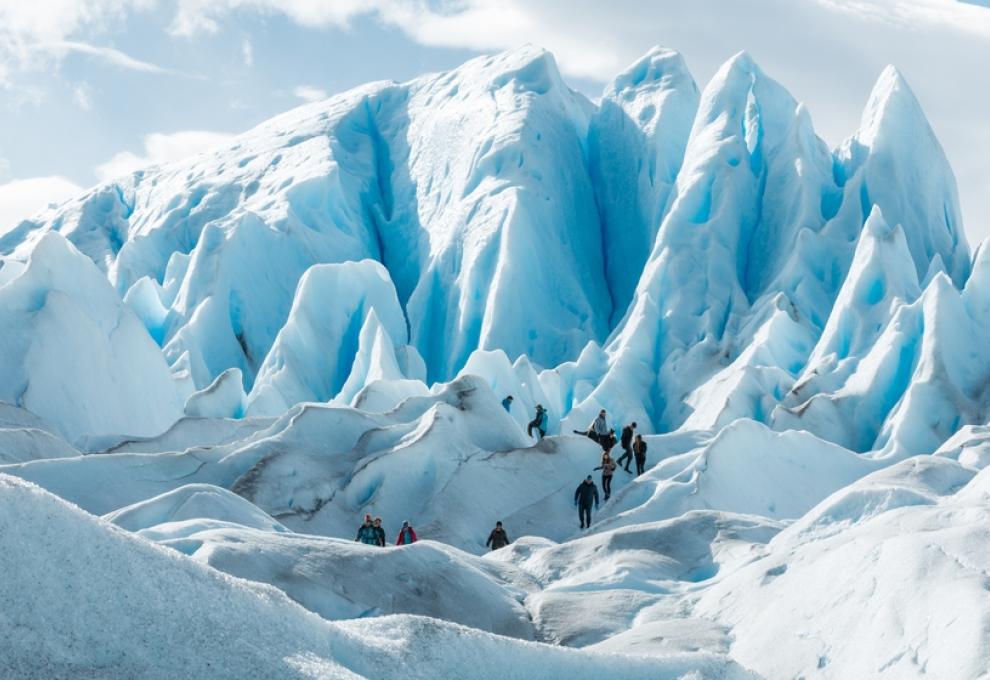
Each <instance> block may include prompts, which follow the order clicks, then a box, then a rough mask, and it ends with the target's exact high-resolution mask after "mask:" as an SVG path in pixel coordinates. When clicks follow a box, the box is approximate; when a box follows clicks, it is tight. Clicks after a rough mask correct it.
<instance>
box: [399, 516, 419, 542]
mask: <svg viewBox="0 0 990 680" xmlns="http://www.w3.org/2000/svg"><path fill="white" fill-rule="evenodd" d="M415 542H416V532H415V531H414V530H413V528H412V526H410V524H409V522H408V521H405V522H403V523H402V528H401V529H399V537H398V538H397V539H395V544H396V545H409V544H410V543H415Z"/></svg>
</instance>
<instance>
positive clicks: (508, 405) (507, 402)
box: [502, 394, 512, 413]
mask: <svg viewBox="0 0 990 680" xmlns="http://www.w3.org/2000/svg"><path fill="white" fill-rule="evenodd" d="M502 408H504V409H505V412H506V413H512V395H511V394H510V395H509V396H507V397H506V398H505V399H503V400H502Z"/></svg>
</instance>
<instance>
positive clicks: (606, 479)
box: [602, 475, 612, 500]
mask: <svg viewBox="0 0 990 680" xmlns="http://www.w3.org/2000/svg"><path fill="white" fill-rule="evenodd" d="M602 491H604V492H605V500H608V497H609V496H611V495H612V475H607V476H606V475H602Z"/></svg>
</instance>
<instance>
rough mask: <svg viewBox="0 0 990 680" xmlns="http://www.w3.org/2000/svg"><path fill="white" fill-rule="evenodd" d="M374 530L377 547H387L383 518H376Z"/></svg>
mask: <svg viewBox="0 0 990 680" xmlns="http://www.w3.org/2000/svg"><path fill="white" fill-rule="evenodd" d="M372 528H373V529H374V530H375V545H377V546H378V547H380V548H384V547H385V529H384V528H382V518H381V517H376V518H375V522H374V524H373V525H372Z"/></svg>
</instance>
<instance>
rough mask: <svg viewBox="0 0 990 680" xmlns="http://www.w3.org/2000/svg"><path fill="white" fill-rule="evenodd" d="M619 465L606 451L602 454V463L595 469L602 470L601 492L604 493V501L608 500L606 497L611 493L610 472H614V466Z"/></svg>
mask: <svg viewBox="0 0 990 680" xmlns="http://www.w3.org/2000/svg"><path fill="white" fill-rule="evenodd" d="M617 467H619V466H618V465H616V464H615V462H614V461H613V460H612V456H610V455H609V453H608V451H606V452H605V453H603V454H602V464H601V465H599V466H598V467H596V468H595V469H596V470H601V471H602V493H604V494H605V502H606V503H607V502H608V497H609V496H611V495H612V473H613V472H615V468H617Z"/></svg>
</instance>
